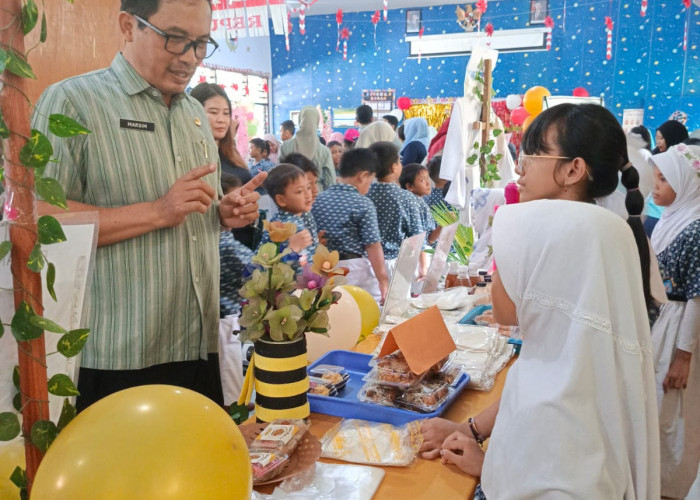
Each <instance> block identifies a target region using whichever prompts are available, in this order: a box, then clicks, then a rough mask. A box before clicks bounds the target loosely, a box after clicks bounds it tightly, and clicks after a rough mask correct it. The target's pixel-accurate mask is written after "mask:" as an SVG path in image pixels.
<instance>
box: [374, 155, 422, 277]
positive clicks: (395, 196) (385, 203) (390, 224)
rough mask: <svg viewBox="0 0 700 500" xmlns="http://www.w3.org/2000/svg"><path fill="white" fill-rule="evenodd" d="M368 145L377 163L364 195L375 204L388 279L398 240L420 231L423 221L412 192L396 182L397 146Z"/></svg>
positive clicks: (392, 266)
mask: <svg viewBox="0 0 700 500" xmlns="http://www.w3.org/2000/svg"><path fill="white" fill-rule="evenodd" d="M369 149H370V150H371V151H373V152H374V154H376V155H377V158H378V159H379V167H378V168H377V182H375V183H373V184H372V185H371V186H370V188H369V192H368V193H367V197H368V198H369V199H370V200H372V202H373V203H374V206H375V207H376V208H377V222H378V224H379V234H380V235H381V238H382V250H384V264H385V266H386V272H387V278H388V279H389V281H391V275H392V273H393V271H394V267H395V266H396V258H397V257H398V255H399V249H400V248H401V242H403V240H404V239H405V238H408V237H410V236H414V235H416V234H419V233H421V232H423V223H422V220H421V214H420V212H419V211H418V205H417V204H416V203H414V201H413V199H412V198H414V195H413V194H411V193H409V192H408V191H406V190H405V189H401V188H400V187H399V185H398V180H399V176H400V175H401V162H400V161H399V148H397V147H396V145H395V144H394V143H393V142H385V141H382V142H375V143H374V144H372V145H371V146H370V147H369Z"/></svg>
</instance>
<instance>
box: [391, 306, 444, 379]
mask: <svg viewBox="0 0 700 500" xmlns="http://www.w3.org/2000/svg"><path fill="white" fill-rule="evenodd" d="M396 349H400V350H401V352H402V353H403V355H404V358H406V362H407V363H408V367H409V368H410V369H411V371H412V372H413V373H415V374H416V375H420V374H421V373H423V372H425V371H426V370H427V369H428V368H430V367H431V366H433V365H434V364H435V363H437V362H438V361H440V360H441V359H443V358H445V357H446V356H447V355H449V354H450V353H451V352H452V351H454V350H455V349H457V346H456V345H455V343H454V340H452V337H451V336H450V332H449V330H448V329H447V325H445V321H444V320H443V319H442V314H440V310H439V309H438V308H437V306H433V307H431V308H429V309H426V310H425V311H423V312H422V313H420V314H419V315H417V316H414V317H413V318H411V319H409V320H407V321H404V322H403V323H401V324H400V325H397V326H395V327H394V328H392V329H391V330H389V333H388V334H387V336H386V339H385V340H384V345H383V346H382V349H381V351H379V357H382V356H386V355H387V354H391V353H392V352H394V351H395V350H396Z"/></svg>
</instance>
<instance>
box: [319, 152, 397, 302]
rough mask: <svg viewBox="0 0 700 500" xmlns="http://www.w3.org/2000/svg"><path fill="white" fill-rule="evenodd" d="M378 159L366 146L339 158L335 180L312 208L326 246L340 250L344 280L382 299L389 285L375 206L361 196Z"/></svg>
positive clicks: (372, 174) (368, 185)
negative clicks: (337, 174) (324, 232)
mask: <svg viewBox="0 0 700 500" xmlns="http://www.w3.org/2000/svg"><path fill="white" fill-rule="evenodd" d="M378 163H379V161H378V160H377V155H375V154H374V153H373V152H372V151H370V150H369V149H366V148H358V149H351V150H349V151H346V152H345V153H343V157H342V158H341V159H340V168H339V172H340V174H339V177H338V184H334V185H332V186H330V187H329V188H328V189H326V190H325V191H324V192H322V193H321V194H319V195H318V198H316V202H315V203H314V206H313V208H312V209H311V212H312V213H313V215H314V218H315V219H316V222H317V224H318V227H319V228H321V229H322V230H325V231H326V238H327V240H328V245H327V246H328V249H329V250H337V251H338V252H339V253H340V259H341V262H339V265H340V266H343V267H347V268H348V269H349V270H350V272H349V273H348V275H347V283H348V284H351V285H356V286H359V287H360V288H363V289H365V290H367V291H368V292H369V293H370V294H371V295H372V297H374V298H375V300H377V301H378V302H383V301H384V298H385V297H386V292H387V290H388V288H389V280H388V278H387V273H386V267H385V266H384V251H383V250H382V244H381V236H380V235H379V225H378V223H377V210H376V208H375V207H374V203H372V201H371V200H370V199H369V198H367V197H366V196H364V195H365V194H367V192H368V191H369V187H370V185H371V184H372V181H373V180H374V176H375V172H376V171H377V166H378Z"/></svg>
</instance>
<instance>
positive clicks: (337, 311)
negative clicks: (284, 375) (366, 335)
mask: <svg viewBox="0 0 700 500" xmlns="http://www.w3.org/2000/svg"><path fill="white" fill-rule="evenodd" d="M345 286H346V285H343V286H342V287H341V290H340V292H341V293H342V295H341V297H340V300H339V301H338V303H337V304H333V305H332V306H331V307H330V309H328V337H326V336H325V335H321V334H320V333H313V332H307V334H306V356H307V357H308V359H309V362H313V361H316V360H317V359H318V358H320V357H321V356H323V355H324V354H326V353H327V352H328V351H333V350H336V349H340V350H348V349H352V348H353V346H354V345H355V344H356V343H357V338H358V337H359V336H360V331H361V330H362V320H361V314H360V312H361V311H360V307H359V306H358V305H357V302H356V301H355V298H354V297H353V296H352V294H350V293H346V290H343V288H345Z"/></svg>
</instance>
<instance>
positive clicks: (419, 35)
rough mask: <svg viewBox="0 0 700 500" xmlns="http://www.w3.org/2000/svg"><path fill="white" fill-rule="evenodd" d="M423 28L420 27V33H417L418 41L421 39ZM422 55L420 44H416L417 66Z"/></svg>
mask: <svg viewBox="0 0 700 500" xmlns="http://www.w3.org/2000/svg"><path fill="white" fill-rule="evenodd" d="M423 29H424V28H423V27H422V26H421V28H420V31H419V32H418V40H420V39H421V38H423ZM422 55H423V49H422V46H421V44H420V43H419V44H418V64H420V60H421V56H422Z"/></svg>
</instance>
